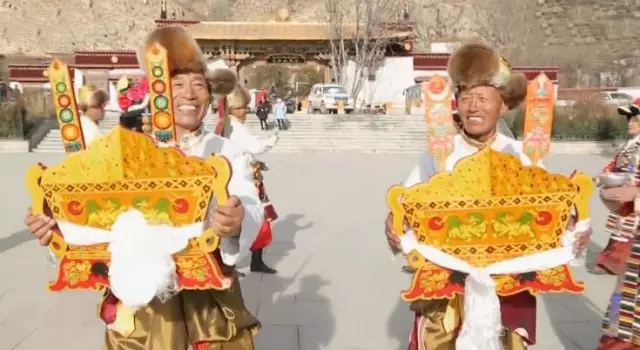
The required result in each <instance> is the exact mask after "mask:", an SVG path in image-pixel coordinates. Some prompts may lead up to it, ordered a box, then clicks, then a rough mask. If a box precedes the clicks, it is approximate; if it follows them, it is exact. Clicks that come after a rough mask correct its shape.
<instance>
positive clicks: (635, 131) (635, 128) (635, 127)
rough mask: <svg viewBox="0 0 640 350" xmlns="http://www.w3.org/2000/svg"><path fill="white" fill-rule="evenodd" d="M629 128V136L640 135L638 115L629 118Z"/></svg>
mask: <svg viewBox="0 0 640 350" xmlns="http://www.w3.org/2000/svg"><path fill="white" fill-rule="evenodd" d="M627 128H628V131H629V136H638V135H640V119H638V117H637V116H636V117H631V118H629V123H628V124H627Z"/></svg>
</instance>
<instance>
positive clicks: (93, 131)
mask: <svg viewBox="0 0 640 350" xmlns="http://www.w3.org/2000/svg"><path fill="white" fill-rule="evenodd" d="M80 126H81V127H82V136H83V137H84V144H85V145H87V146H88V145H90V144H91V141H93V140H94V139H96V138H97V137H99V136H100V135H102V131H100V128H99V127H98V125H96V124H94V123H91V122H87V121H85V120H84V118H80Z"/></svg>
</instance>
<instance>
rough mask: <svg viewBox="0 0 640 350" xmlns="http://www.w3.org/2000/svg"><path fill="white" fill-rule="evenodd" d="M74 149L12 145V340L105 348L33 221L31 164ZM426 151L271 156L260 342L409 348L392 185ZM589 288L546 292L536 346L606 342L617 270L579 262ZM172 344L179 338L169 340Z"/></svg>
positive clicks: (2, 267)
mask: <svg viewBox="0 0 640 350" xmlns="http://www.w3.org/2000/svg"><path fill="white" fill-rule="evenodd" d="M61 157H62V155H51V154H37V155H36V154H23V155H0V163H1V164H5V169H4V170H3V171H2V172H1V175H0V176H1V178H0V179H1V180H2V181H0V190H1V193H5V197H4V198H5V199H3V200H2V201H1V202H0V213H2V219H3V225H2V226H1V227H0V281H1V282H0V349H3V350H4V349H20V350H36V349H47V350H49V349H50V350H90V349H99V347H100V344H101V339H102V329H103V325H102V324H101V323H100V321H98V319H97V318H96V314H95V310H96V308H95V305H96V301H97V296H96V295H95V294H92V293H64V294H51V293H48V292H46V291H45V284H46V282H47V281H48V280H49V279H51V278H52V277H53V275H54V268H53V267H52V266H51V265H50V264H49V263H48V262H47V260H46V259H45V255H46V254H45V251H44V249H43V248H40V247H38V246H37V244H36V242H34V241H33V240H31V238H30V236H29V234H28V233H27V232H26V231H24V229H23V226H22V220H23V215H24V212H25V208H26V207H27V205H28V199H27V197H26V193H25V190H24V188H23V180H22V176H23V175H22V174H23V173H24V170H25V169H26V168H27V167H28V166H29V165H30V164H35V162H36V161H43V162H44V163H50V164H51V163H54V162H56V161H57V160H59V159H61ZM414 158H415V156H412V155H391V154H377V155H374V154H348V153H341V154H318V153H315V154H311V155H303V154H292V155H285V154H281V155H270V156H267V157H265V159H264V160H265V161H267V163H268V164H269V167H270V168H271V169H272V170H271V172H270V173H269V174H268V175H267V185H268V189H269V194H270V196H271V198H272V200H273V202H274V203H275V204H276V208H277V209H278V212H279V214H280V216H281V219H280V220H279V221H278V222H277V223H276V224H275V227H274V230H275V234H276V236H275V242H274V244H273V246H272V248H270V249H269V251H268V255H267V256H266V260H267V262H268V263H269V264H271V265H273V266H275V267H276V268H278V269H279V270H280V273H279V274H278V276H263V277H262V276H256V275H249V276H248V277H247V278H245V279H244V281H243V282H242V284H243V289H244V292H245V294H246V296H247V299H248V303H249V305H250V308H251V310H253V311H254V312H255V313H257V315H258V317H259V318H260V320H261V321H262V322H263V324H264V329H263V331H262V332H261V333H260V335H259V336H258V340H257V348H258V350H298V349H302V350H395V349H406V341H407V337H408V331H409V327H410V323H411V321H412V316H411V314H410V313H409V311H408V308H407V305H406V304H405V303H404V302H402V301H401V300H400V299H399V292H400V290H401V289H403V288H406V287H407V286H408V276H407V275H405V274H402V273H401V272H400V270H399V268H400V266H401V263H402V261H400V260H398V261H396V262H393V261H392V260H391V258H390V255H389V252H388V250H387V248H386V246H385V242H384V239H383V237H382V225H383V219H384V215H385V212H386V210H385V204H384V203H385V200H384V195H385V191H386V189H387V187H388V186H389V185H391V184H393V183H397V182H400V181H401V180H402V179H403V178H404V176H405V175H406V172H407V171H408V169H409V168H410V167H411V166H412V164H413V161H414ZM604 162H605V159H604V158H601V157H598V156H580V157H576V156H553V157H551V158H550V159H549V160H548V161H547V165H548V167H549V168H550V169H552V170H555V171H557V172H566V173H568V172H569V171H571V170H573V169H574V168H578V169H581V170H583V171H586V172H589V173H596V172H597V171H598V170H599V167H600V166H602V165H603V164H604ZM594 205H595V210H594V212H595V213H596V218H595V226H594V227H595V228H596V230H595V231H596V233H595V237H594V244H593V245H592V246H591V247H590V250H591V252H592V254H590V256H591V258H592V257H593V253H594V252H597V251H599V250H600V249H601V246H602V245H603V244H604V243H605V241H606V237H604V236H603V233H602V231H601V230H600V228H601V227H602V225H603V220H604V214H603V208H602V206H601V205H600V204H599V203H596V201H595V200H594ZM576 273H577V276H578V278H580V279H582V280H584V281H586V282H587V285H588V290H587V292H586V293H585V294H584V295H583V296H569V295H554V296H546V297H541V298H540V300H541V302H540V303H539V312H538V316H539V317H538V327H539V328H538V333H539V344H538V346H536V349H544V350H556V349H571V350H573V349H589V350H590V349H594V348H595V346H594V344H595V342H596V340H597V338H598V337H599V325H600V318H601V315H602V314H603V310H604V307H605V306H606V302H607V298H608V295H609V293H610V291H611V290H612V288H613V287H612V285H613V280H612V279H611V278H609V277H603V276H593V275H590V274H588V273H587V272H586V270H585V269H584V268H578V269H577V270H576ZM167 350H169V349H167Z"/></svg>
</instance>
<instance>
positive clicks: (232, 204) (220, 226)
mask: <svg viewBox="0 0 640 350" xmlns="http://www.w3.org/2000/svg"><path fill="white" fill-rule="evenodd" d="M243 219H244V206H243V205H242V203H241V202H240V199H239V198H238V197H236V196H231V198H229V201H228V202H227V203H226V204H224V205H218V206H216V207H215V208H213V213H212V215H211V218H210V223H211V228H212V229H213V231H214V232H215V233H217V234H218V235H220V236H224V237H232V236H237V235H239V234H240V229H241V228H242V220H243Z"/></svg>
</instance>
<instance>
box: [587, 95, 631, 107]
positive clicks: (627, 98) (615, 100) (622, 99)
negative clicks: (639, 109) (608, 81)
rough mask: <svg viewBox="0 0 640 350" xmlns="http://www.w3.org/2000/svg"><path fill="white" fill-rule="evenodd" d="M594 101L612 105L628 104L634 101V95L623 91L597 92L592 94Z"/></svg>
mask: <svg viewBox="0 0 640 350" xmlns="http://www.w3.org/2000/svg"><path fill="white" fill-rule="evenodd" d="M590 99H591V100H592V101H596V102H601V103H604V104H606V105H611V106H618V107H620V106H628V105H630V104H632V103H633V96H631V95H629V94H625V93H622V92H597V93H595V94H593V95H591V97H590Z"/></svg>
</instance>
